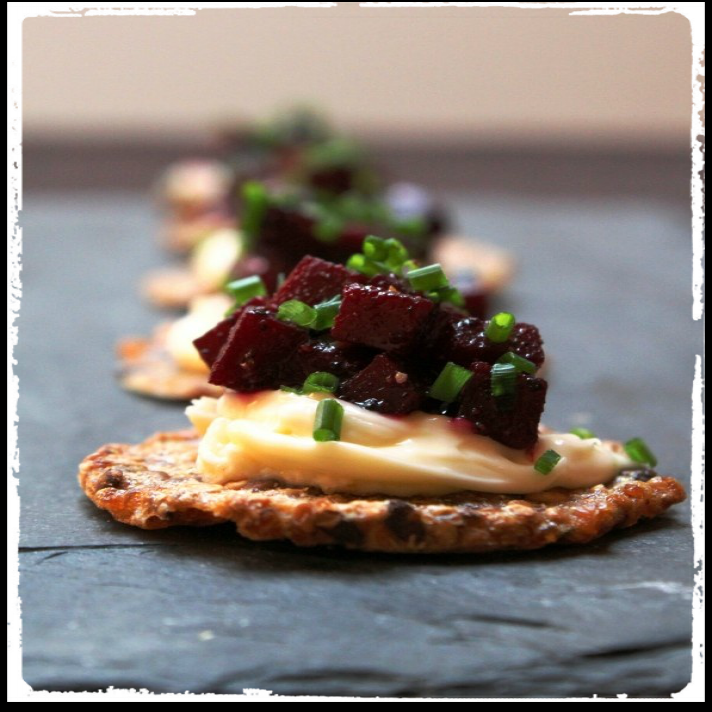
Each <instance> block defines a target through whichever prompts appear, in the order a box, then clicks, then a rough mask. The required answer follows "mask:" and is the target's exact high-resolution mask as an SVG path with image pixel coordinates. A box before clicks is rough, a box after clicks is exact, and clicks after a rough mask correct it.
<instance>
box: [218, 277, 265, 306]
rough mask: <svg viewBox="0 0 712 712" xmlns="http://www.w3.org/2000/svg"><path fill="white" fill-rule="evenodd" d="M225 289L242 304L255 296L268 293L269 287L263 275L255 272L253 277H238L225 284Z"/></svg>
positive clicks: (238, 303) (239, 304) (238, 304)
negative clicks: (266, 285)
mask: <svg viewBox="0 0 712 712" xmlns="http://www.w3.org/2000/svg"><path fill="white" fill-rule="evenodd" d="M225 291H226V292H227V293H228V294H229V295H230V296H231V297H232V298H233V299H234V300H235V301H236V302H237V306H241V305H242V304H244V303H245V302H247V301H249V300H250V299H252V298H253V297H261V296H264V295H265V294H267V287H265V283H264V282H263V281H262V278H261V277H258V276H257V275H256V274H253V275H252V276H251V277H245V278H244V279H236V280H235V281H234V282H228V283H227V284H226V285H225Z"/></svg>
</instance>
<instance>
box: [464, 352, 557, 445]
mask: <svg viewBox="0 0 712 712" xmlns="http://www.w3.org/2000/svg"><path fill="white" fill-rule="evenodd" d="M470 370H471V371H472V372H473V374H474V375H473V377H472V378H471V379H470V380H469V381H468V383H467V385H466V386H465V388H464V389H463V393H462V399H461V404H460V410H459V413H458V415H460V416H461V417H464V418H467V419H468V420H469V421H470V422H471V423H472V425H473V430H474V431H475V432H476V433H478V434H480V435H486V436H488V437H490V438H492V439H493V440H496V441H497V442H500V443H502V444H503V445H507V446H509V447H512V448H517V449H525V448H530V447H532V446H533V445H535V444H536V441H537V438H538V437H539V435H538V426H539V420H540V418H541V414H542V412H543V410H544V402H545V400H546V387H547V383H546V381H544V380H543V379H541V378H535V377H534V376H529V375H527V374H525V373H520V374H519V375H518V376H517V387H516V393H515V396H514V399H513V400H512V401H510V403H509V404H508V407H503V404H502V402H501V400H500V399H499V398H495V397H494V396H493V395H492V389H491V370H492V366H491V365H490V364H488V363H484V362H482V361H478V362H477V363H473V364H472V365H471V366H470Z"/></svg>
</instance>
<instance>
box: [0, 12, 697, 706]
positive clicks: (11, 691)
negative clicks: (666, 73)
mask: <svg viewBox="0 0 712 712" xmlns="http://www.w3.org/2000/svg"><path fill="white" fill-rule="evenodd" d="M336 5H337V3H332V2H311V3H309V2H291V3H278V2H270V3H256V2H253V3H248V2H244V3H229V2H228V3H223V2H213V3H209V2H204V3H187V2H178V3H164V2H153V3H134V4H131V5H116V4H66V3H58V2H48V3H32V2H14V3H8V10H7V12H8V19H9V22H8V254H9V259H8V478H7V490H8V498H7V501H8V505H7V508H8V518H7V527H8V559H7V561H8V577H7V579H8V701H10V702H121V701H127V702H229V701H249V702H253V701H255V702H256V701H274V702H289V701H299V702H308V701H326V700H327V698H324V697H283V696H277V695H272V693H271V692H270V691H268V690H249V689H246V690H244V694H243V695H215V694H205V695H195V694H191V693H185V694H154V693H151V692H149V691H147V690H123V689H113V688H108V689H107V690H106V691H102V692H49V691H33V690H32V689H31V688H30V686H29V685H27V683H25V682H24V680H23V679H22V649H21V645H22V625H21V624H22V621H21V601H20V599H19V597H18V584H19V572H18V560H19V553H18V545H19V496H18V492H17V482H18V480H17V477H18V474H19V469H20V459H21V453H20V452H19V451H18V448H17V401H18V397H19V385H20V384H19V381H18V377H17V375H16V374H15V373H14V365H16V361H15V360H14V358H13V352H14V346H15V345H16V344H17V338H18V334H17V325H16V324H15V320H16V319H17V317H18V315H19V311H20V309H21V295H22V284H21V270H22V231H21V228H20V227H19V214H20V211H21V210H22V190H21V186H22V22H23V20H24V19H25V18H28V17H39V16H52V17H58V18H60V17H87V16H93V15H195V14H196V13H197V12H199V11H200V10H201V9H209V8H220V9H225V8H262V7H270V8H276V7H289V6H299V7H305V8H331V7H335V6H336ZM360 6H361V7H364V8H393V7H416V6H417V7H419V8H429V7H448V6H452V7H504V6H506V7H521V8H526V9H528V10H530V11H531V10H532V9H537V8H539V9H547V8H555V9H571V13H570V14H571V15H581V16H586V15H618V14H647V15H660V14H664V13H669V12H674V13H679V14H680V15H683V16H684V17H686V18H687V19H688V21H689V23H690V31H691V35H692V47H693V56H692V57H691V102H692V123H691V127H690V150H691V154H692V166H693V167H692V175H691V179H690V184H691V214H692V235H693V254H692V277H693V279H692V318H693V319H694V320H695V321H700V320H702V318H703V315H704V267H703V265H704V240H703V224H704V204H703V184H702V170H703V165H704V159H703V136H704V126H703V110H704V86H703V81H704V73H705V72H704V47H705V26H704V20H705V6H704V3H702V2H680V3H637V2H628V3H616V4H611V3H594V2H589V3H568V2H550V3H536V2H527V3H494V2H470V3H465V2H451V3H445V2H442V3H435V2H433V3H413V2H410V3H405V2H395V3H377V2H375V3H374V2H366V3H360ZM703 364H704V354H698V355H697V358H696V362H695V364H694V383H693V388H692V411H691V420H692V435H693V437H692V453H691V461H692V484H691V502H692V528H693V535H694V547H695V548H694V552H695V553H694V557H695V560H694V566H695V585H694V592H693V599H692V614H693V638H692V679H691V681H690V683H689V685H688V686H687V687H685V689H683V690H681V691H680V692H678V693H676V694H674V695H673V696H672V698H671V699H670V700H655V701H670V702H699V701H702V700H703V699H704V597H703V584H704V519H703V507H702V500H703V496H704V481H703V474H704V408H703V397H704V380H703ZM328 699H329V700H332V699H333V700H334V701H349V700H350V699H351V698H328ZM623 700H625V696H621V698H620V699H619V701H623ZM352 701H353V700H352ZM365 701H367V700H365ZM377 701H379V702H386V701H389V699H388V698H379V699H378V700H377ZM408 701H411V700H410V699H409V700H408ZM428 701H433V702H436V701H438V700H435V699H428ZM458 701H459V702H463V701H466V700H464V699H458ZM482 701H486V702H495V701H505V700H494V699H491V698H487V699H484V700H482ZM511 701H513V702H519V701H522V700H521V699H520V698H517V699H514V700H511ZM536 701H537V702H546V701H547V700H546V699H541V698H537V700H536ZM552 701H557V700H552ZM567 701H572V702H574V701H582V702H587V701H615V700H607V699H606V700H602V699H600V700H597V699H596V698H595V697H593V698H568V699H567ZM635 701H636V702H644V701H646V700H644V699H640V698H636V700H635Z"/></svg>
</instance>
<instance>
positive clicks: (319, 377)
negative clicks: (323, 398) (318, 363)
mask: <svg viewBox="0 0 712 712" xmlns="http://www.w3.org/2000/svg"><path fill="white" fill-rule="evenodd" d="M338 387H339V379H338V378H337V377H336V376H334V375H333V374H331V373H327V372H326V371H315V372H314V373H310V374H309V375H308V376H307V377H306V379H305V381H304V385H303V386H302V393H335V392H336V389H337V388H338Z"/></svg>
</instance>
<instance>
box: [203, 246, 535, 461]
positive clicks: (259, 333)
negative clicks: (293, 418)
mask: <svg viewBox="0 0 712 712" xmlns="http://www.w3.org/2000/svg"><path fill="white" fill-rule="evenodd" d="M338 295H341V299H342V301H341V306H340V308H339V312H338V314H337V315H336V318H335V320H334V324H333V326H332V328H331V329H329V330H326V331H323V332H321V333H315V332H313V331H310V330H309V329H307V328H303V327H300V326H297V325H296V324H293V323H291V322H288V321H282V320H280V319H278V318H277V310H278V307H279V305H280V304H282V303H284V302H286V301H289V300H295V299H296V300H299V301H302V302H305V303H306V304H309V305H310V306H313V305H316V304H319V303H321V302H324V301H326V300H328V299H331V298H333V297H335V296H338ZM486 326H487V322H486V321H485V320H483V319H480V318H478V317H473V316H469V315H467V314H465V313H463V312H462V311H460V310H458V309H456V308H455V307H453V306H452V305H450V304H446V303H436V302H434V301H432V300H431V299H429V298H427V297H426V296H424V295H423V294H420V293H417V292H415V291H414V290H413V289H412V287H411V286H410V285H409V284H408V283H407V282H406V281H405V280H403V279H401V278H399V277H397V276H396V275H394V274H390V275H384V274H379V275H376V276H375V277H370V278H369V277H366V276H365V275H363V274H360V273H358V272H355V271H352V270H350V269H347V268H346V267H344V266H342V265H338V264H334V263H331V262H327V261H325V260H322V259H319V258H316V257H310V256H307V257H304V258H303V259H302V260H301V261H300V262H299V264H298V265H297V266H296V267H295V268H294V270H293V271H292V272H291V273H290V274H289V276H288V277H287V278H286V280H285V281H284V282H283V283H282V285H281V286H280V287H279V289H278V290H277V291H276V292H275V293H274V294H273V295H272V296H271V297H255V298H253V299H251V300H250V301H249V302H247V303H246V304H245V305H243V306H242V307H241V308H240V309H238V310H237V311H236V312H235V313H233V314H232V315H231V316H229V317H228V318H226V319H225V320H223V321H222V322H220V323H219V324H218V325H217V326H215V327H214V328H213V329H211V330H210V331H208V332H207V333H206V334H204V335H203V336H201V337H200V338H199V339H196V341H195V342H194V343H195V346H196V348H197V349H198V351H199V352H200V354H201V356H202V358H203V360H204V361H205V363H206V364H207V365H208V366H209V367H210V369H211V370H210V377H209V381H210V383H213V384H215V385H219V386H225V387H227V388H230V389H233V390H235V391H239V392H254V391H260V390H266V389H278V388H280V387H281V386H286V387H292V388H299V387H300V386H301V385H302V384H303V383H304V380H305V379H306V377H307V376H309V375H310V374H311V373H314V372H317V371H319V372H328V373H331V374H333V375H334V376H337V377H338V378H339V379H340V382H339V387H338V390H337V391H336V393H335V395H336V396H337V397H338V398H340V399H342V400H346V401H349V402H352V403H355V404H357V405H359V406H362V407H364V408H368V409H369V410H374V411H377V412H379V413H384V414H389V415H396V416H397V415H405V414H407V413H411V412H413V411H416V410H420V411H425V412H428V413H439V414H444V415H448V416H451V417H453V418H456V419H457V420H456V421H455V422H457V423H462V424H466V421H469V423H467V425H468V427H471V428H472V430H473V431H474V432H476V433H479V434H481V435H486V436H489V437H491V438H493V439H494V440H497V441H498V442H501V443H503V444H504V445H507V446H509V447H512V448H518V449H525V448H531V447H532V446H533V445H534V444H535V443H536V441H537V436H538V425H539V420H540V417H541V414H542V411H543V409H544V401H545V398H546V388H547V384H546V381H545V380H543V379H541V378H537V377H536V376H533V375H529V374H527V373H523V372H519V373H517V376H516V388H515V392H514V398H513V400H511V399H510V401H509V402H508V404H507V407H506V408H502V407H501V403H500V402H499V401H498V399H497V398H495V397H494V396H493V395H492V393H491V369H492V365H493V364H494V363H495V362H496V361H497V359H499V358H500V357H501V356H502V355H503V354H505V353H506V352H508V351H512V352H514V353H515V354H517V355H519V356H522V357H524V358H526V359H528V360H529V361H531V362H533V363H534V364H536V366H537V367H539V366H541V365H542V363H543V362H544V351H543V349H542V340H541V337H540V335H539V331H538V329H537V328H536V327H535V326H532V325H530V324H524V323H517V324H516V325H515V326H514V328H513V330H512V332H511V335H510V338H509V339H508V340H507V341H505V342H503V343H496V342H493V341H491V340H490V339H489V338H488V337H487V336H486V335H485V328H486ZM448 362H453V363H455V364H458V365H459V366H463V367H465V368H468V369H470V370H471V371H472V373H473V377H472V378H470V380H469V381H468V382H467V384H466V385H465V387H464V388H463V389H462V391H461V392H460V394H459V396H458V398H457V399H456V400H455V401H454V402H452V403H443V402H441V401H437V400H434V399H432V398H430V397H429V396H428V390H429V388H430V386H431V385H432V384H433V382H434V381H435V379H436V378H437V377H438V375H439V374H440V372H441V371H442V369H443V367H444V366H445V364H446V363H448Z"/></svg>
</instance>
